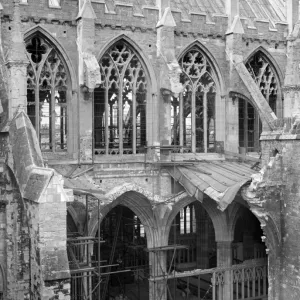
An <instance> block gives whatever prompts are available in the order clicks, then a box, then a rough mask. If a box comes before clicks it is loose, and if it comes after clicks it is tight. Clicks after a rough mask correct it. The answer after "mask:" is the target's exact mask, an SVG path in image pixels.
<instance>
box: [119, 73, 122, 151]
mask: <svg viewBox="0 0 300 300" xmlns="http://www.w3.org/2000/svg"><path fill="white" fill-rule="evenodd" d="M122 94H123V82H122V78H121V80H120V89H119V95H118V97H119V99H118V127H119V152H120V155H123V97H122Z"/></svg>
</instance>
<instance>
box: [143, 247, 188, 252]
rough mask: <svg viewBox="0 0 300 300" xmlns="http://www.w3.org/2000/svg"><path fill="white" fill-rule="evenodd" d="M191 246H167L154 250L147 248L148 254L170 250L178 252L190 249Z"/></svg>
mask: <svg viewBox="0 0 300 300" xmlns="http://www.w3.org/2000/svg"><path fill="white" fill-rule="evenodd" d="M188 248H189V246H187V245H167V246H161V247H154V248H145V249H144V250H145V251H146V252H157V251H168V250H175V249H176V250H177V249H188Z"/></svg>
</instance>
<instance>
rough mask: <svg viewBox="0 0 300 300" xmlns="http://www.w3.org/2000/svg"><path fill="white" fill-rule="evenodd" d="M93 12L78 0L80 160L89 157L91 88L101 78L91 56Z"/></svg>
mask: <svg viewBox="0 0 300 300" xmlns="http://www.w3.org/2000/svg"><path fill="white" fill-rule="evenodd" d="M95 19H96V14H95V12H94V10H93V7H92V4H91V1H90V0H84V2H83V0H81V1H80V8H79V14H78V16H77V44H78V57H79V60H78V77H79V86H80V89H79V95H78V97H79V120H78V122H80V129H79V134H80V153H79V156H80V160H81V161H83V162H91V161H92V158H93V153H92V149H93V117H94V116H93V92H94V89H95V88H96V87H97V86H99V84H100V81H101V76H100V67H99V65H98V62H97V60H96V58H95V56H94V52H95V49H94V48H95V47H94V45H95Z"/></svg>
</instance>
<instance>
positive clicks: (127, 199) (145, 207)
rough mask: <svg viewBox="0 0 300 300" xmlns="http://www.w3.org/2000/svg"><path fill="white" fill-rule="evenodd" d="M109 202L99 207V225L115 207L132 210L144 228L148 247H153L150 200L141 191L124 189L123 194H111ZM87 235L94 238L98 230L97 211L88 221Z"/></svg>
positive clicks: (154, 236) (155, 237)
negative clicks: (119, 206)
mask: <svg viewBox="0 0 300 300" xmlns="http://www.w3.org/2000/svg"><path fill="white" fill-rule="evenodd" d="M109 200H110V201H104V202H103V203H102V204H101V206H100V223H101V222H102V220H103V219H104V218H105V216H106V215H107V214H108V213H109V212H110V211H111V210H112V209H113V208H115V207H116V206H118V205H122V206H125V207H127V208H129V209H130V210H132V211H133V212H134V213H135V215H136V216H137V217H138V218H139V220H140V222H141V224H142V225H143V226H144V227H145V232H146V235H147V243H148V246H149V247H150V246H153V244H154V243H155V240H157V236H156V235H157V233H156V232H155V230H154V229H155V228H156V225H155V224H156V223H155V217H154V213H153V210H152V204H151V202H150V199H148V198H147V197H146V196H145V195H143V194H142V191H140V192H139V191H136V190H130V189H125V190H124V191H123V193H118V194H113V195H112V197H111V198H109ZM88 227H89V235H90V236H95V235H96V233H97V230H98V210H94V211H93V213H92V215H91V219H90V221H89V226H88Z"/></svg>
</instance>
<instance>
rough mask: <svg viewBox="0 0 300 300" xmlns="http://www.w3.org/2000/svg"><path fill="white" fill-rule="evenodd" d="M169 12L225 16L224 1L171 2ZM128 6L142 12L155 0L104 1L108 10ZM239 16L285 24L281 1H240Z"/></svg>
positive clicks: (154, 5) (175, 0) (190, 0)
mask: <svg viewBox="0 0 300 300" xmlns="http://www.w3.org/2000/svg"><path fill="white" fill-rule="evenodd" d="M170 3H171V10H172V11H176V12H181V14H182V19H191V17H190V14H206V15H207V16H208V19H212V17H213V16H214V15H224V16H225V15H226V9H225V3H226V2H225V0H171V1H170ZM118 4H119V5H120V4H124V5H130V6H133V9H134V11H139V12H142V9H143V8H144V7H153V8H155V7H156V1H155V0H139V1H136V0H106V5H107V6H108V7H110V9H109V10H114V7H115V5H118ZM239 7H240V16H241V17H242V18H247V19H250V20H252V21H253V20H254V19H260V20H271V21H272V22H273V23H276V22H286V8H285V1H283V0H240V1H239Z"/></svg>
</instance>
